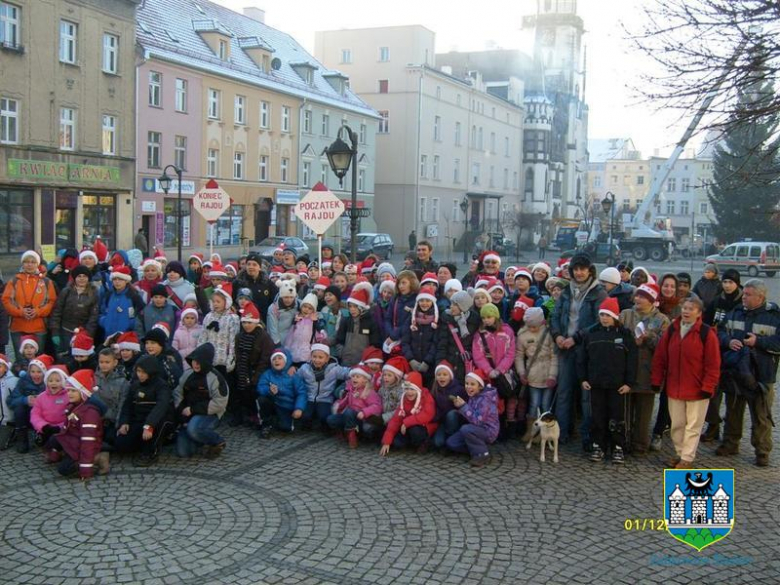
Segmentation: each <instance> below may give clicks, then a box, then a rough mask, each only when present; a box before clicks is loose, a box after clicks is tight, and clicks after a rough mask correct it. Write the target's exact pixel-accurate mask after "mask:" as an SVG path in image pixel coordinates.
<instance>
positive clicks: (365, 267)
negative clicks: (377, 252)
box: [360, 258, 376, 274]
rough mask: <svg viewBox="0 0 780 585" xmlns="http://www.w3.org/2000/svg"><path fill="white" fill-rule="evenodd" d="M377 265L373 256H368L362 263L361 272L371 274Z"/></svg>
mask: <svg viewBox="0 0 780 585" xmlns="http://www.w3.org/2000/svg"><path fill="white" fill-rule="evenodd" d="M375 265H376V262H375V261H374V259H373V258H366V259H365V260H363V262H361V263H360V274H371V272H372V271H373V270H374V266H375Z"/></svg>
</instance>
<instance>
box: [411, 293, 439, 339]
mask: <svg viewBox="0 0 780 585" xmlns="http://www.w3.org/2000/svg"><path fill="white" fill-rule="evenodd" d="M422 300H428V301H431V302H432V303H433V323H431V327H433V328H434V329H436V328H437V327H438V326H439V307H438V305H437V304H436V288H435V287H434V286H433V285H432V284H430V283H428V284H426V285H424V286H422V287H420V292H419V293H417V298H416V299H415V300H414V309H413V310H412V325H411V330H412V331H417V310H418V309H419V306H420V301H422Z"/></svg>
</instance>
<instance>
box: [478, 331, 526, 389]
mask: <svg viewBox="0 0 780 585" xmlns="http://www.w3.org/2000/svg"><path fill="white" fill-rule="evenodd" d="M479 336H480V337H481V338H482V345H484V346H485V357H486V358H487V360H488V363H489V364H490V367H491V369H493V370H495V369H496V362H494V361H493V356H492V355H491V353H490V350H489V349H488V344H487V340H486V339H485V333H484V331H480V332H479ZM517 382H518V380H517V374H516V373H515V369H514V368H510V369H509V371H508V372H505V373H503V374H501V375H500V376H499V377H498V378H496V379H495V380H494V382H493V383H494V384H495V386H496V390H498V395H499V396H501V398H516V397H517Z"/></svg>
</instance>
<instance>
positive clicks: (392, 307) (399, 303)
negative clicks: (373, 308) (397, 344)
mask: <svg viewBox="0 0 780 585" xmlns="http://www.w3.org/2000/svg"><path fill="white" fill-rule="evenodd" d="M416 299H417V295H415V294H408V295H395V297H393V300H392V301H390V304H389V305H387V310H386V311H385V327H384V334H385V335H387V336H388V337H390V339H392V340H394V341H401V333H402V332H403V330H404V329H405V328H406V327H409V324H410V323H411V322H412V310H413V309H414V302H415V300H416Z"/></svg>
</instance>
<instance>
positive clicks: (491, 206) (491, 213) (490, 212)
mask: <svg viewBox="0 0 780 585" xmlns="http://www.w3.org/2000/svg"><path fill="white" fill-rule="evenodd" d="M485 219H496V201H495V199H488V200H487V210H486V211H485Z"/></svg>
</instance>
